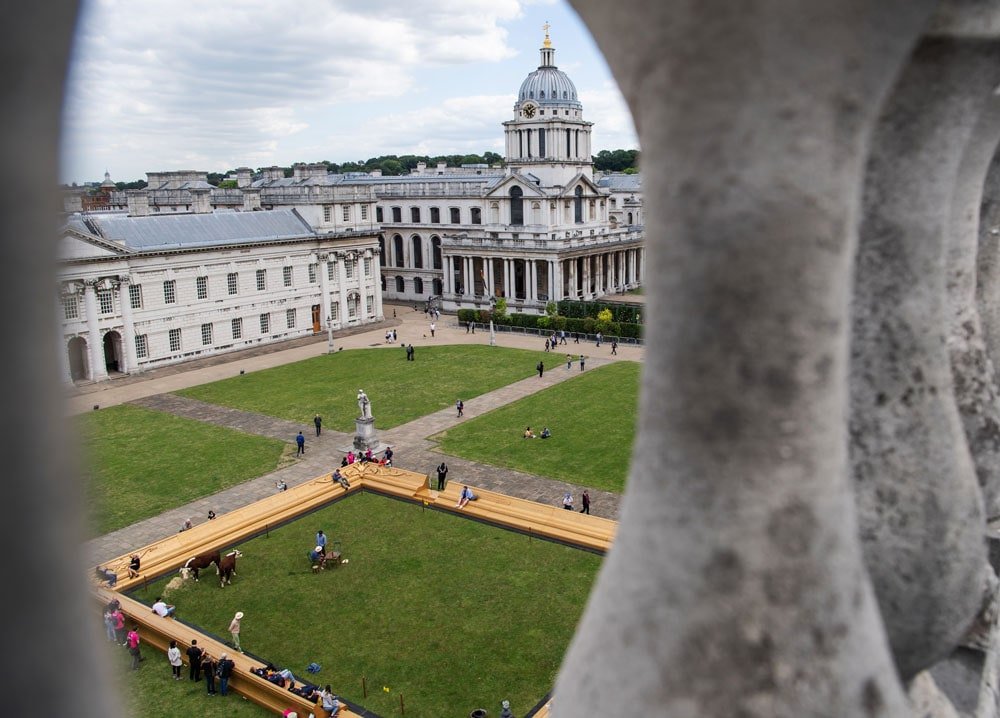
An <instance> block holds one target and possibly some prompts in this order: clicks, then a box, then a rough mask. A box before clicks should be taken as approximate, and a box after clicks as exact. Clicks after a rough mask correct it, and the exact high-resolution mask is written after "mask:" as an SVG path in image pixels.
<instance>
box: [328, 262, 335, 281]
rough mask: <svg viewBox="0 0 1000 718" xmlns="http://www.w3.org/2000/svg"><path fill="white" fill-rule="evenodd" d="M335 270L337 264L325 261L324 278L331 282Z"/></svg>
mask: <svg viewBox="0 0 1000 718" xmlns="http://www.w3.org/2000/svg"><path fill="white" fill-rule="evenodd" d="M336 269H337V263H336V262H335V261H334V260H327V262H326V278H327V279H329V280H330V281H331V282H332V281H333V277H334V271H335V270H336Z"/></svg>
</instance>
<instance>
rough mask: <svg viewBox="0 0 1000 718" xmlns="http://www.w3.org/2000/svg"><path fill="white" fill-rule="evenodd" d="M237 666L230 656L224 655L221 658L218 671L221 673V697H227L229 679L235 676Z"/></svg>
mask: <svg viewBox="0 0 1000 718" xmlns="http://www.w3.org/2000/svg"><path fill="white" fill-rule="evenodd" d="M235 667H236V664H235V663H233V659H231V658H230V657H229V656H228V655H226V654H225V653H223V654H222V655H221V656H219V665H218V668H217V671H218V673H219V695H223V696H224V695H226V694H227V689H228V688H229V678H230V677H231V676H232V675H233V668H235Z"/></svg>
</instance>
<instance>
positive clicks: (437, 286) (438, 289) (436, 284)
mask: <svg viewBox="0 0 1000 718" xmlns="http://www.w3.org/2000/svg"><path fill="white" fill-rule="evenodd" d="M431 287H432V289H431V293H432V294H436V295H438V296H441V294H443V291H442V285H441V280H440V279H435V280H433V281H432V282H431Z"/></svg>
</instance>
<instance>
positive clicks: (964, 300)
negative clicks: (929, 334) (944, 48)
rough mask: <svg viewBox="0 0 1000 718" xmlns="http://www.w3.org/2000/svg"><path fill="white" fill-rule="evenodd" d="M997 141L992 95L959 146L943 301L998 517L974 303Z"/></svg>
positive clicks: (995, 418)
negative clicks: (985, 192)
mask: <svg viewBox="0 0 1000 718" xmlns="http://www.w3.org/2000/svg"><path fill="white" fill-rule="evenodd" d="M998 139H1000V100H998V98H997V97H996V96H995V95H993V96H991V97H990V98H989V105H988V106H987V108H986V111H984V112H983V113H982V114H981V115H980V117H979V121H978V123H977V125H976V127H975V129H974V131H973V133H972V138H971V140H970V142H969V144H968V145H967V146H966V147H965V152H964V153H963V155H962V162H961V165H960V166H959V168H958V185H957V186H956V188H955V192H954V195H953V198H952V210H951V218H950V221H949V225H950V231H949V237H948V277H947V287H948V298H949V304H950V317H951V332H950V336H949V337H948V348H949V354H950V357H951V370H952V378H953V380H954V382H955V399H956V401H957V402H958V411H959V415H960V416H961V419H962V425H963V427H964V429H965V438H966V441H967V442H968V444H969V450H970V451H971V453H972V460H973V462H974V463H975V467H976V476H977V478H978V479H979V486H980V488H981V489H982V492H983V503H984V507H985V511H986V518H987V519H992V518H997V517H1000V399H998V392H997V386H996V383H995V378H994V377H995V373H994V369H995V367H994V365H993V362H992V361H991V357H990V356H989V355H988V354H987V351H986V345H985V343H984V341H983V329H982V323H981V321H980V318H979V311H978V307H977V305H976V254H977V251H978V248H979V210H980V207H981V206H982V199H983V183H984V182H985V179H986V171H987V170H988V169H989V165H990V159H991V158H992V157H993V156H994V154H995V152H996V149H997V141H998Z"/></svg>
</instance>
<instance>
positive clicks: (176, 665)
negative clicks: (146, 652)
mask: <svg viewBox="0 0 1000 718" xmlns="http://www.w3.org/2000/svg"><path fill="white" fill-rule="evenodd" d="M167 661H169V662H170V672H171V673H173V674H174V680H175V681H179V680H180V679H181V666H183V665H184V661H182V660H181V649H180V648H178V647H177V641H170V648H168V649H167Z"/></svg>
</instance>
